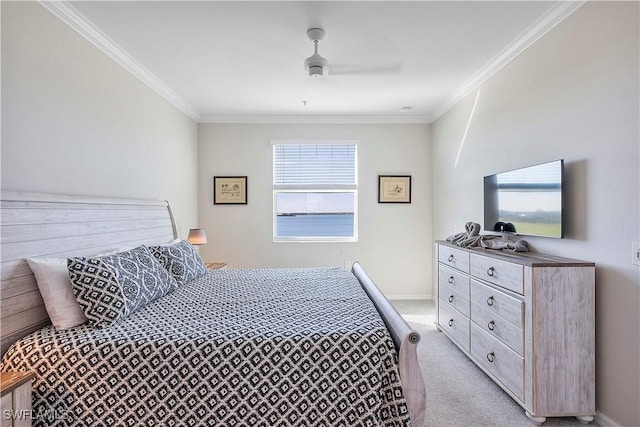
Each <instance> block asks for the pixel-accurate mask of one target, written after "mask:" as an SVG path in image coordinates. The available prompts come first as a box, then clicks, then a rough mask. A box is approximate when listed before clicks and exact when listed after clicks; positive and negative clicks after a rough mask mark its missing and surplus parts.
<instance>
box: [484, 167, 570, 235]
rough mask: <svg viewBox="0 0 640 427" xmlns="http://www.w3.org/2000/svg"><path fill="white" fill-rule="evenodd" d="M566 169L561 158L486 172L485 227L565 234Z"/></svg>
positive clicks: (508, 230)
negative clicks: (533, 164) (563, 195)
mask: <svg viewBox="0 0 640 427" xmlns="http://www.w3.org/2000/svg"><path fill="white" fill-rule="evenodd" d="M563 171H564V160H562V159H561V160H555V161H553V162H548V163H543V164H540V165H535V166H529V167H526V168H521V169H516V170H512V171H508V172H501V173H497V174H494V175H489V176H485V177H484V229H485V231H501V232H502V231H506V232H512V233H515V234H523V235H528V236H540V237H554V238H558V239H561V238H563V237H564V234H563V204H562V189H563V185H562V179H563Z"/></svg>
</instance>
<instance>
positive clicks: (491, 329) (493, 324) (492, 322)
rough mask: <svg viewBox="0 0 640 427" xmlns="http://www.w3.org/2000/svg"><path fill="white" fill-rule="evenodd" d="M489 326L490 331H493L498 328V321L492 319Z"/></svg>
mask: <svg viewBox="0 0 640 427" xmlns="http://www.w3.org/2000/svg"><path fill="white" fill-rule="evenodd" d="M487 328H489V330H490V331H493V330H494V329H495V328H496V322H494V321H493V320H492V321H491V322H489V323H488V324H487Z"/></svg>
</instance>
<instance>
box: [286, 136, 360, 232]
mask: <svg viewBox="0 0 640 427" xmlns="http://www.w3.org/2000/svg"><path fill="white" fill-rule="evenodd" d="M356 166H357V146H356V144H355V142H354V141H349V142H331V143H299V142H291V143H290V142H286V143H274V144H273V216H274V221H273V239H274V241H323V240H324V241H351V242H353V241H356V240H357V237H358V219H357V205H358V186H357V176H358V174H357V167H356Z"/></svg>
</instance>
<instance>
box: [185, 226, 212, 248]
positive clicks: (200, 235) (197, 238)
mask: <svg viewBox="0 0 640 427" xmlns="http://www.w3.org/2000/svg"><path fill="white" fill-rule="evenodd" d="M187 240H188V241H189V243H191V244H192V245H204V244H205V243H207V235H206V233H205V232H204V228H192V229H191V230H189V237H187Z"/></svg>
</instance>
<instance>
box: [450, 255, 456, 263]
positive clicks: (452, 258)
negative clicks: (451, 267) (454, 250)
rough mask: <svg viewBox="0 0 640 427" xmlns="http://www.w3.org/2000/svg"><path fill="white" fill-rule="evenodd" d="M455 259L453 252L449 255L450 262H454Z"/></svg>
mask: <svg viewBox="0 0 640 427" xmlns="http://www.w3.org/2000/svg"><path fill="white" fill-rule="evenodd" d="M454 259H455V258H454V256H453V254H451V255H449V262H453V260H454Z"/></svg>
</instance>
